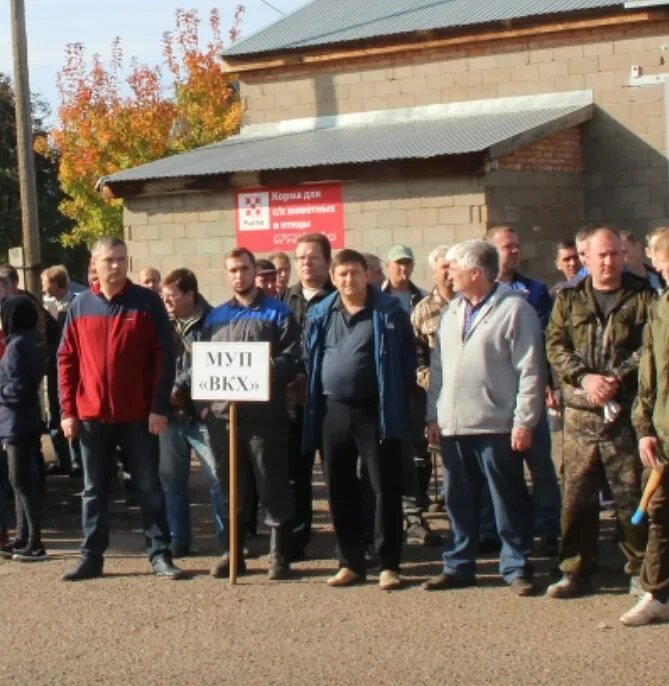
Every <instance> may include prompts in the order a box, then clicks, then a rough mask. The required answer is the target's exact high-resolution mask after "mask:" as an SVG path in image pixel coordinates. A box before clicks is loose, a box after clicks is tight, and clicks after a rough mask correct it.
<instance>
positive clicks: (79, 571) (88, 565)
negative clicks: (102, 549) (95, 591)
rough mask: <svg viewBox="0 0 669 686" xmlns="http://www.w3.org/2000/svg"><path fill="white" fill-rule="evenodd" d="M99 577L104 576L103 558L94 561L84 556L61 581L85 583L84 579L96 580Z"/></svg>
mask: <svg viewBox="0 0 669 686" xmlns="http://www.w3.org/2000/svg"><path fill="white" fill-rule="evenodd" d="M98 576H102V558H100V559H92V558H90V557H86V556H82V557H80V558H79V562H77V564H76V565H75V566H74V567H73V568H72V569H70V570H69V571H67V572H65V574H63V576H62V577H61V579H62V580H63V581H83V580H84V579H95V578H96V577H98Z"/></svg>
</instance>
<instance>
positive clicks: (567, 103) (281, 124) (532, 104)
mask: <svg viewBox="0 0 669 686" xmlns="http://www.w3.org/2000/svg"><path fill="white" fill-rule="evenodd" d="M593 102H594V98H593V92H592V91H591V90H581V91H564V92H557V93H540V94H537V95H519V96H513V97H505V98H488V99H485V100H464V101H461V102H450V103H438V104H434V105H422V106H419V107H400V108H396V109H387V110H373V111H371V112H349V113H346V114H336V115H325V116H321V117H304V118H300V119H284V120H282V121H278V122H269V123H262V124H248V125H246V126H244V127H242V129H241V130H240V132H239V134H238V135H237V136H234V138H235V139H237V140H239V139H242V138H243V139H247V138H274V137H276V136H284V135H287V134H291V133H303V132H305V131H317V130H320V129H346V128H351V127H357V126H379V125H383V124H403V123H415V122H418V121H431V120H435V119H448V118H455V117H467V116H474V115H481V114H498V113H501V112H522V111H527V110H542V109H552V108H556V107H586V106H588V105H592V104H593ZM228 140H230V139H228Z"/></svg>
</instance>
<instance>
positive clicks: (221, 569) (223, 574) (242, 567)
mask: <svg viewBox="0 0 669 686" xmlns="http://www.w3.org/2000/svg"><path fill="white" fill-rule="evenodd" d="M245 529H246V527H245V526H240V527H239V532H238V533H237V575H238V576H241V575H242V574H246V560H244V539H245V533H246V532H245ZM223 531H230V527H229V526H228V525H227V522H226V524H224V526H223ZM228 545H229V543H228V540H227V539H226V540H225V541H224V542H223V549H224V551H225V552H224V553H223V555H221V557H220V558H219V559H218V562H216V564H215V565H214V566H213V567H212V568H211V569H210V570H209V574H211V576H215V577H216V578H217V579H224V578H227V577H229V576H230V551H229V550H228Z"/></svg>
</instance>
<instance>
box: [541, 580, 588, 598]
mask: <svg viewBox="0 0 669 686" xmlns="http://www.w3.org/2000/svg"><path fill="white" fill-rule="evenodd" d="M589 593H592V582H591V581H590V577H589V576H584V575H579V574H563V575H562V578H561V579H560V580H559V581H556V582H555V583H554V584H551V585H550V586H549V587H548V588H547V589H546V595H547V596H548V597H549V598H560V599H563V598H577V597H578V596H582V595H588V594H589Z"/></svg>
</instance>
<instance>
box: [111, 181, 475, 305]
mask: <svg viewBox="0 0 669 686" xmlns="http://www.w3.org/2000/svg"><path fill="white" fill-rule="evenodd" d="M342 191H343V202H344V226H345V244H346V247H349V248H353V249H358V250H362V251H367V252H372V253H374V254H376V255H379V257H380V258H381V259H382V261H383V262H385V260H386V257H387V254H388V250H389V249H390V247H391V246H392V245H395V244H396V243H402V244H405V245H409V246H411V247H412V248H413V250H414V254H415V256H416V270H415V278H416V280H417V282H418V283H420V284H421V285H425V286H429V285H430V273H429V269H428V266H427V256H428V255H429V253H430V252H431V251H432V249H433V248H435V247H436V246H437V245H439V244H441V243H448V244H453V243H455V242H457V241H460V240H464V239H466V238H479V237H480V236H481V235H482V234H483V233H484V232H485V229H486V224H485V221H486V216H487V209H486V205H485V203H486V197H485V192H484V191H485V189H484V187H483V181H482V177H480V176H458V177H443V178H427V179H402V178H396V179H388V180H378V181H371V180H361V181H359V182H348V183H343V184H342ZM234 222H235V217H234V210H233V195H232V192H231V191H227V192H209V193H181V194H170V195H164V196H138V197H129V198H127V199H126V201H125V211H124V224H125V237H126V240H127V241H128V250H129V254H130V272H131V277H136V275H137V274H138V273H139V271H140V269H141V268H142V267H145V266H152V267H155V268H157V269H159V270H160V272H161V274H162V275H163V276H164V275H165V274H167V272H169V271H170V270H172V269H177V268H179V267H188V268H189V269H192V270H193V271H194V272H195V273H196V275H197V277H198V282H199V284H200V288H201V290H202V292H203V293H204V294H205V296H206V297H207V298H208V299H210V301H211V302H212V303H220V302H222V301H223V300H224V299H226V298H228V297H230V288H229V286H228V283H227V278H226V275H225V273H224V271H223V266H224V265H223V255H224V254H225V253H226V252H227V251H229V250H231V249H232V248H233V247H235V231H234V226H235V224H234ZM258 256H259V257H262V256H265V254H260V253H259V254H258ZM294 276H295V274H294V273H293V277H294ZM293 280H294V279H293Z"/></svg>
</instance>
